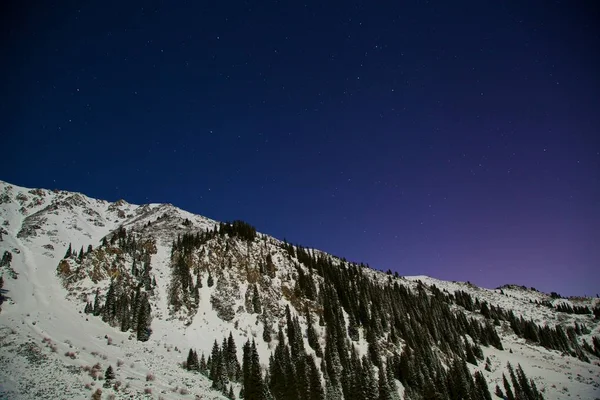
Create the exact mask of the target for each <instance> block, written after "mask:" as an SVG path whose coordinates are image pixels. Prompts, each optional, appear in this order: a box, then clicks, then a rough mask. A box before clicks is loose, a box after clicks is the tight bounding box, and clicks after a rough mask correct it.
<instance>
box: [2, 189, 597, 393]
mask: <svg viewBox="0 0 600 400" xmlns="http://www.w3.org/2000/svg"><path fill="white" fill-rule="evenodd" d="M0 254H1V255H2V261H1V263H0V266H1V267H0V268H1V269H0V274H1V275H2V277H3V289H2V291H3V293H2V295H3V296H4V297H5V300H4V302H3V304H2V306H1V307H2V310H1V312H0V371H1V372H0V398H4V397H6V398H26V399H28V398H36V399H38V398H48V399H50V398H52V399H62V398H65V399H67V398H69V399H70V398H90V397H91V396H93V395H96V396H97V397H98V398H164V399H167V398H193V396H196V398H206V399H209V398H215V399H217V398H226V397H225V394H227V393H228V391H229V390H231V391H232V392H233V395H234V396H235V397H236V398H239V395H240V390H242V388H243V387H244V383H243V379H242V377H240V376H237V377H235V378H231V377H230V378H231V379H226V381H228V382H226V385H225V387H224V388H221V391H219V390H214V389H213V388H211V387H213V386H215V385H214V384H213V382H212V381H211V380H210V379H209V378H208V377H207V376H205V375H209V374H208V372H206V373H205V374H203V373H198V372H195V371H190V370H188V369H187V368H184V366H185V365H186V363H187V362H188V354H189V353H188V350H190V349H194V350H195V351H196V352H197V354H198V355H201V354H203V355H205V356H206V357H208V356H209V355H211V353H212V354H213V355H214V343H215V342H216V343H217V344H219V345H220V344H221V343H222V342H223V339H227V338H228V337H229V335H230V334H231V338H232V339H233V341H234V342H235V344H236V346H235V348H236V351H237V358H238V360H239V362H240V363H242V365H243V364H244V363H245V362H243V359H244V352H243V350H242V346H243V345H244V343H246V342H247V341H252V340H254V342H255V346H256V355H257V356H258V357H259V359H260V365H261V367H262V377H261V379H263V381H264V383H263V386H264V393H263V394H264V396H266V397H267V398H268V397H269V396H272V397H274V398H282V396H283V394H282V393H283V392H282V390H284V389H286V388H288V387H290V385H291V384H290V380H289V377H290V376H289V374H288V375H285V374H284V375H285V376H286V377H287V378H285V379H287V380H285V384H284V385H281V386H277V385H279V383H278V382H279V381H278V380H277V379H278V377H277V373H278V372H277V371H278V369H277V368H278V367H277V365H275V364H277V363H278V362H279V361H278V360H279V359H278V357H279V356H280V355H281V354H283V353H282V351H283V352H285V351H284V350H285V349H284V350H282V348H283V347H282V346H283V343H280V342H282V339H283V336H282V335H283V332H285V333H286V334H287V336H286V338H285V339H284V341H285V342H287V344H288V346H284V347H285V348H286V349H287V348H288V347H291V353H290V354H291V356H288V358H289V357H291V358H292V359H293V360H295V361H294V362H295V363H296V364H294V365H295V366H294V367H289V368H291V369H290V371H292V373H293V374H294V375H297V376H307V377H308V376H317V382H319V383H320V386H322V389H323V390H322V393H321V395H322V398H324V397H326V398H373V399H379V398H386V396H391V397H389V398H413V399H417V398H442V399H445V398H460V397H457V396H461V395H460V394H458V391H457V392H456V393H453V392H452V391H453V390H454V389H453V388H454V386H456V385H458V386H460V385H461V384H462V383H457V382H454V380H453V379H454V378H452V376H456V375H457V372H456V371H459V370H460V368H459V367H456V368H458V369H453V368H455V365H458V364H453V363H455V362H456V360H459V361H460V360H462V361H461V362H462V363H463V364H465V363H464V361H465V360H467V359H468V360H469V363H468V364H465V365H467V366H468V373H469V374H470V376H469V377H468V379H467V380H468V381H469V382H470V383H469V382H467V383H465V384H464V385H466V386H469V385H471V387H472V391H471V394H470V396H471V397H470V398H477V397H478V396H479V395H475V394H473V393H478V392H476V388H475V386H474V385H476V384H477V382H478V379H480V378H481V377H483V381H484V382H485V383H487V385H488V386H489V391H490V393H491V396H495V395H494V392H495V390H496V385H498V387H499V388H500V389H501V390H502V392H503V393H504V394H505V395H506V389H505V385H504V382H503V379H502V378H503V374H504V375H505V376H506V378H507V379H508V381H509V382H510V380H511V378H510V372H509V370H508V368H507V362H510V363H511V364H512V365H513V366H514V367H515V370H516V369H517V366H518V365H520V366H521V368H522V369H519V370H518V375H519V376H517V377H516V379H517V380H519V379H520V378H522V377H521V372H523V374H526V378H525V380H524V381H523V380H521V382H525V385H523V386H527V384H528V382H532V381H533V382H534V383H535V386H536V387H537V390H539V392H540V393H541V394H543V398H546V399H564V398H577V399H595V398H600V363H599V357H598V356H600V342H599V341H598V338H600V324H599V320H598V318H599V317H598V316H596V317H595V315H594V314H593V312H594V311H596V313H598V312H599V311H600V299H596V298H570V299H565V298H562V297H560V296H557V295H555V294H554V295H553V296H550V295H548V294H544V293H541V292H538V291H536V290H534V289H527V288H523V287H519V286H514V285H511V286H505V287H502V288H498V289H485V288H479V287H476V286H474V285H471V284H469V283H462V282H447V281H440V280H436V279H433V278H429V277H425V276H417V277H401V276H398V275H395V276H394V275H391V274H386V273H384V272H381V271H377V270H374V269H371V268H368V267H366V266H364V265H356V264H353V263H349V262H347V261H346V260H343V259H339V258H336V257H333V256H329V255H327V254H326V253H324V252H321V251H318V250H314V249H306V248H302V247H299V246H292V245H290V244H288V243H285V242H282V241H280V240H277V239H275V238H272V237H269V236H267V235H263V234H260V233H256V231H254V229H253V228H252V227H251V226H249V225H247V224H244V223H238V222H236V223H234V224H223V223H219V222H217V221H213V220H210V219H208V218H205V217H202V216H198V215H194V214H191V213H189V212H186V211H184V210H181V209H179V208H177V207H174V206H173V205H171V204H146V205H133V204H129V203H127V202H126V201H124V200H119V201H117V202H114V203H110V202H107V201H103V200H97V199H92V198H89V197H87V196H85V195H83V194H79V193H71V192H66V191H56V190H55V191H50V190H45V189H26V188H22V187H18V186H15V185H11V184H8V183H6V182H2V181H0ZM94 303H95V304H94ZM145 304H147V311H148V313H147V315H146V313H145V311H143V310H146V305H145ZM296 317H297V319H296ZM309 319H310V321H309ZM338 325H340V326H341V328H340V327H339V326H338ZM290 327H291V328H290ZM294 327H296V331H297V330H298V329H297V328H298V327H299V328H300V331H301V332H300V333H298V332H296V333H295V334H296V337H297V338H298V339H297V340H298V341H299V342H294V339H293V338H294V336H293V334H292V335H291V336H290V329H291V330H292V331H294ZM280 328H283V329H282V331H281V332H280V333H278V331H279V329H280ZM309 328H310V329H309ZM495 337H497V338H498V340H496V339H495ZM594 337H596V339H595V340H594ZM290 338H291V339H290ZM138 339H141V340H138ZM333 340H337V342H336V344H335V345H333ZM280 344H281V346H280ZM595 344H596V347H595ZM425 347H426V348H428V349H429V350H428V351H425V352H424V351H423V348H425ZM286 351H288V352H289V350H286ZM298 354H300V356H299V355H298ZM363 356H365V357H363ZM471 356H473V357H474V358H473V357H471ZM282 357H283V356H282ZM302 357H305V358H302ZM213 358H214V357H213ZM284 358H285V357H284ZM355 358H358V360H359V361H358V363H357V362H356V360H355ZM361 358H362V362H361V361H360V360H361ZM299 360H300V361H299ZM302 360H304V361H302ZM421 360H428V361H429V365H428V366H423V362H421ZM246 361H248V360H246ZM98 364H99V365H98ZM213 364H214V363H213ZM312 365H314V366H315V367H316V369H315V370H314V371H316V375H315V373H312V372H311V371H312V369H311V368H312V367H311V366H312ZM108 366H112V369H113V370H114V373H115V379H113V380H109V381H108V383H110V384H107V381H106V380H101V379H102V377H103V376H104V374H105V370H106V369H107V367H108ZM353 366H358V367H357V368H358V369H359V370H361V371H362V369H363V368H365V367H366V369H367V370H368V371H370V372H361V374H362V373H364V374H365V376H367V375H368V378H365V379H363V378H360V379H358V378H359V377H358V375H356V376H355V374H357V372H356V369H355V368H353ZM213 367H214V365H213ZM463 369H464V368H463ZM302 371H304V372H302ZM314 371H313V372H314ZM384 371H385V373H384ZM311 373H312V375H311ZM211 374H212V373H211ZM382 374H383V375H382ZM461 374H462V372H461ZM473 374H475V376H476V377H477V378H476V379H475V380H473V379H472V376H473ZM234 375H235V374H234ZM459 375H460V374H459ZM361 376H362V375H361ZM378 376H379V378H378ZM353 377H354V378H356V379H354V378H353ZM371 377H373V378H374V379H371ZM463 378H464V377H463ZM246 379H249V378H246ZM281 379H283V378H281ZM298 379H300V378H298ZM307 379H308V378H307ZM386 379H387V381H389V383H387V381H386V386H385V388H386V389H385V392H386V393H383V392H382V389H381V388H378V387H377V385H378V382H379V384H381V382H383V381H384V380H386ZM357 381H360V382H362V386H364V387H361V388H356V390H362V391H361V392H360V393H362V394H360V395H359V394H357V393H358V392H357V393H354V392H353V390H354V387H355V386H357V383H356V382H357ZM117 382H118V383H117ZM301 382H302V380H301V379H300V380H298V381H297V382H296V383H295V384H296V385H297V388H296V389H294V390H296V392H295V393H297V395H298V396H299V397H300V398H302V396H303V394H302V393H303V392H302V390H307V391H306V392H305V393H304V394H306V393H309V392H310V393H313V392H314V389H315V388H316V386H315V385H316V384H315V383H314V381H313V383H311V384H310V385H312V386H310V390H309V389H306V388H305V389H302V384H301ZM307 382H308V381H307ZM473 382H474V383H473ZM373 384H374V385H375V386H374V387H371V386H372V385H373ZM307 385H309V384H308V383H307ZM369 385H371V386H369ZM216 386H217V389H219V387H218V386H219V385H216ZM249 388H250V385H249V384H247V385H246V387H245V390H246V396H245V397H246V399H248V400H250V399H251V398H252V397H253V396H255V394H253V393H252V394H251V393H250V389H249ZM388 388H389V389H390V392H391V393H387V389H388ZM98 389H101V391H102V393H99V392H97V390H98ZM223 389H225V390H223ZM512 389H513V390H515V389H517V388H516V387H515V385H512ZM521 389H522V391H523V393H521V398H528V397H523V396H527V395H528V394H527V393H524V392H526V390H525V389H524V388H521ZM286 390H287V389H286ZM457 390H458V389H457ZM372 391H375V392H377V393H375V394H374V395H373V397H369V396H371V395H370V394H369V393H370V392H372ZM221 392H224V394H223V393H221ZM256 396H258V395H256ZM261 396H262V394H261ZM318 396H320V395H317V397H314V398H319V397H318ZM428 396H429V397H428ZM436 396H437V397H436ZM481 396H484V395H483V394H481ZM530 396H531V395H530ZM463 397H464V396H463ZM256 398H259V397H256ZM263 398H264V397H263ZM481 398H485V397H481Z"/></svg>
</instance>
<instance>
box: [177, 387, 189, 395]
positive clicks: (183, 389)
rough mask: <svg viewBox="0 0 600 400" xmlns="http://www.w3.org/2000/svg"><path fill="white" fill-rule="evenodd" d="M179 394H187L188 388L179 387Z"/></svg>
mask: <svg viewBox="0 0 600 400" xmlns="http://www.w3.org/2000/svg"><path fill="white" fill-rule="evenodd" d="M179 394H182V395H188V394H190V392H189V390H187V388H181V389H179Z"/></svg>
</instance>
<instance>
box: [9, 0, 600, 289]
mask: <svg viewBox="0 0 600 400" xmlns="http://www.w3.org/2000/svg"><path fill="white" fill-rule="evenodd" d="M6 3H9V2H4V3H3V4H2V7H3V10H1V12H0V15H2V17H1V18H2V21H3V22H2V26H3V27H2V31H3V38H4V40H3V41H2V63H1V66H0V72H1V76H2V79H1V81H2V86H1V89H0V94H1V96H2V101H1V103H0V107H1V108H0V121H1V125H0V127H1V130H0V148H1V149H2V157H1V158H0V179H2V180H6V181H8V182H11V183H14V184H17V185H21V186H27V187H45V188H50V189H53V188H59V189H65V190H72V191H79V192H83V193H85V194H87V195H89V196H92V197H97V198H103V199H108V200H112V201H114V200H117V199H119V198H125V199H126V200H127V201H129V202H131V203H137V204H141V203H147V202H169V203H173V204H175V205H177V206H179V207H181V208H183V209H186V210H189V211H192V212H194V213H198V214H202V215H205V216H207V217H210V218H214V219H217V220H234V219H242V220H245V221H247V222H250V223H251V224H253V225H254V226H256V227H257V229H258V230H259V231H261V232H264V233H268V234H271V235H274V236H276V237H278V238H280V239H283V238H287V240H288V241H291V242H293V243H300V244H302V245H305V246H311V247H316V248H319V249H322V250H324V251H327V252H330V253H332V254H335V255H338V256H343V257H346V258H347V259H349V260H353V261H362V262H365V263H368V264H369V265H370V266H372V267H374V268H377V269H381V270H387V269H388V268H389V269H392V271H398V272H399V273H400V274H401V275H417V274H418V275H420V274H426V275H430V276H433V277H437V278H441V279H448V280H461V281H467V280H468V281H471V282H473V283H476V284H478V285H482V286H486V287H496V286H498V285H501V284H504V283H517V284H523V285H526V286H528V287H529V286H534V287H536V288H537V289H539V290H544V291H548V292H549V291H557V292H559V293H561V294H565V295H567V294H588V295H595V294H596V293H598V292H600V272H599V271H600V139H599V137H600V132H599V131H600V74H599V72H598V71H600V55H599V54H600V52H599V50H600V34H599V32H600V29H599V28H598V26H599V25H600V24H599V21H600V14H599V13H598V8H597V7H596V6H594V2H593V1H590V2H580V1H575V2H571V1H564V2H550V1H546V2H534V1H532V2H523V1H508V2H504V1H503V2H481V1H468V2H462V1H458V2H455V1H453V2H449V1H429V2H427V1H406V2H400V1H387V2H379V1H365V2H354V1H343V2H333V1H314V2H312V1H307V2H294V1H280V2H273V1H256V2H254V1H244V2H236V1H233V2H231V1H217V2H201V1H189V2H181V1H173V2H168V1H161V2H138V1H122V2H110V1H108V2H107V1H102V2H79V1H77V2H75V1H57V2H50V1H48V2H40V4H37V5H34V4H33V3H31V2H27V6H26V7H25V6H24V5H18V4H12V5H10V4H6ZM10 3H17V2H10ZM52 3H54V4H52Z"/></svg>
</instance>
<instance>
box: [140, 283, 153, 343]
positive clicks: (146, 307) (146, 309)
mask: <svg viewBox="0 0 600 400" xmlns="http://www.w3.org/2000/svg"><path fill="white" fill-rule="evenodd" d="M151 311H152V310H151V307H150V302H149V301H148V297H147V295H146V293H144V294H143V295H142V296H141V299H140V305H139V310H138V313H137V340H139V341H141V342H145V341H147V340H148V339H149V338H150V333H151V330H150V322H151Z"/></svg>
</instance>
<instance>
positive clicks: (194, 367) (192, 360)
mask: <svg viewBox="0 0 600 400" xmlns="http://www.w3.org/2000/svg"><path fill="white" fill-rule="evenodd" d="M186 367H187V369H188V370H189V371H198V370H200V365H199V364H198V354H196V352H195V351H194V350H192V349H190V351H189V353H188V358H187V363H186Z"/></svg>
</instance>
